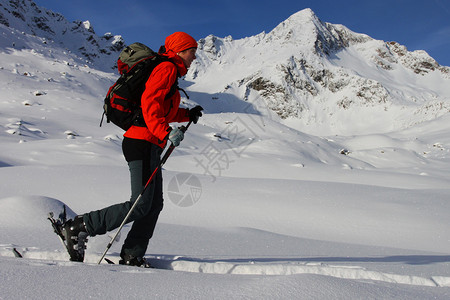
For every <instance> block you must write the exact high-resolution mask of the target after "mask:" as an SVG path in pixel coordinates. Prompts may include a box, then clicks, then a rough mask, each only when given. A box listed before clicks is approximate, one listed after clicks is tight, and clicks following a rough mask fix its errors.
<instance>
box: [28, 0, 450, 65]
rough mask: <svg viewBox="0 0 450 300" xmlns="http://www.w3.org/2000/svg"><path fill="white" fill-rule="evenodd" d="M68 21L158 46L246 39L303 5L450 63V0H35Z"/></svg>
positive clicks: (324, 16) (322, 15)
mask: <svg viewBox="0 0 450 300" xmlns="http://www.w3.org/2000/svg"><path fill="white" fill-rule="evenodd" d="M35 2H36V3H37V4H38V5H39V6H42V7H45V8H47V9H50V10H52V11H54V12H59V13H61V14H62V15H64V16H65V17H66V19H68V20H69V21H74V20H81V21H86V20H89V21H90V22H91V24H92V26H93V27H94V30H95V31H96V33H97V35H103V34H104V33H106V32H111V33H113V34H120V35H122V36H123V38H124V39H125V42H126V43H128V44H129V43H132V42H136V41H139V42H142V43H145V44H147V45H148V46H150V47H151V48H154V49H156V50H157V49H158V48H159V46H160V45H161V44H163V43H164V39H165V37H166V36H167V35H169V34H171V33H173V32H175V31H185V32H187V33H189V34H191V35H192V36H193V37H194V38H195V39H200V38H203V37H206V36H208V35H209V34H213V35H216V36H219V37H225V36H227V35H231V36H232V37H233V38H235V39H238V38H243V37H247V36H252V35H256V34H258V33H261V32H263V31H266V32H269V31H270V30H272V29H273V28H274V27H275V26H277V25H278V24H279V23H281V22H282V21H283V20H285V19H287V18H288V17H289V16H291V15H292V14H294V13H296V12H297V11H299V10H302V9H304V8H311V9H312V10H313V11H314V12H315V13H316V15H317V16H318V17H319V18H320V19H321V20H322V21H324V22H329V23H333V24H343V25H345V26H347V27H348V28H350V29H351V30H353V31H355V32H360V33H365V34H368V35H369V36H371V37H373V38H375V39H379V40H384V41H397V42H399V43H400V44H403V45H405V46H406V47H407V48H408V49H409V50H419V49H421V50H425V51H427V52H428V53H429V54H430V55H431V56H432V57H433V58H434V59H436V60H437V61H438V62H439V63H440V64H441V65H446V66H450V0H372V1H364V0H324V1H321V0H271V1H268V0H258V1H257V0H252V1H250V0H247V1H246V0H224V1H211V0H190V1H187V0H184V1H175V0H163V1H151V0H150V1H149V0H136V1H133V0H120V1H118V0H77V1H61V0H35Z"/></svg>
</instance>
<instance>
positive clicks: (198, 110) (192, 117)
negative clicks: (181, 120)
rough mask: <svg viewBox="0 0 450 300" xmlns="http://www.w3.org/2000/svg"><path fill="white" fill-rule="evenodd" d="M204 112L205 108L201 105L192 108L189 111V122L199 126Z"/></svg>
mask: <svg viewBox="0 0 450 300" xmlns="http://www.w3.org/2000/svg"><path fill="white" fill-rule="evenodd" d="M202 110H203V107H201V106H200V105H197V106H196V107H194V108H191V109H190V110H189V121H191V122H192V123H194V124H197V122H198V119H199V118H200V117H201V116H202Z"/></svg>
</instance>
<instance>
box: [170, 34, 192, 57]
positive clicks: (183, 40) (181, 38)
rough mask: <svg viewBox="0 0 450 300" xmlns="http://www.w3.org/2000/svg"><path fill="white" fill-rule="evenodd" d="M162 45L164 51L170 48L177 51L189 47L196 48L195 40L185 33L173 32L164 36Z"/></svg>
mask: <svg viewBox="0 0 450 300" xmlns="http://www.w3.org/2000/svg"><path fill="white" fill-rule="evenodd" d="M164 46H165V47H166V51H169V50H172V51H173V52H175V53H178V52H181V51H184V50H187V49H189V48H197V41H196V40H195V39H194V38H193V37H192V36H190V35H189V34H187V33H184V32H175V33H173V34H171V35H169V36H168V37H167V38H166V43H165V45H164Z"/></svg>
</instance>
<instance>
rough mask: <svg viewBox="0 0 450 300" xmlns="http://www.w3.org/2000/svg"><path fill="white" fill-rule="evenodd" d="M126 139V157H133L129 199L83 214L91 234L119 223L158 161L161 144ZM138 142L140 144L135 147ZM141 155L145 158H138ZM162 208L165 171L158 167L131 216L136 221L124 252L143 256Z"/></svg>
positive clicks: (128, 236) (129, 162)
mask: <svg viewBox="0 0 450 300" xmlns="http://www.w3.org/2000/svg"><path fill="white" fill-rule="evenodd" d="M141 142H142V143H141ZM126 143H127V141H125V140H124V147H123V148H124V154H125V158H126V159H127V160H128V159H129V158H131V159H132V160H130V161H128V166H129V170H130V178H131V197H130V200H129V201H126V202H123V203H119V204H114V205H111V206H109V207H106V208H103V209H100V210H96V211H91V212H89V213H86V214H84V215H83V219H84V223H85V224H86V229H87V231H88V233H89V235H90V236H95V235H98V234H104V233H106V232H107V231H111V230H114V229H116V228H118V227H119V226H120V224H121V223H122V221H123V220H124V218H125V216H126V215H127V213H128V211H129V210H130V208H131V206H132V205H133V203H134V201H135V200H136V199H137V197H138V196H139V195H140V194H141V192H142V190H143V188H144V185H145V184H146V182H147V181H148V179H149V178H150V176H151V174H152V173H153V171H154V170H155V168H156V167H157V166H158V165H159V162H160V155H161V152H162V149H161V148H159V147H158V146H156V145H153V144H151V143H149V142H144V141H136V140H133V141H131V143H130V145H132V148H131V146H127V144H126ZM136 143H138V144H136ZM135 145H138V146H137V147H135ZM127 148H131V151H132V153H131V154H130V155H127V154H128V151H127ZM127 156H128V157H127ZM139 156H140V158H142V159H138V160H136V158H139ZM162 208H163V196H162V172H161V169H159V170H158V171H157V173H156V174H155V176H154V178H153V180H152V182H151V183H150V184H149V185H148V186H147V188H146V190H145V192H144V193H143V195H142V197H141V199H140V200H139V203H138V204H137V205H136V207H135V208H134V210H133V212H132V214H131V215H130V217H129V219H128V222H132V221H133V225H132V227H131V229H130V231H129V233H128V235H127V238H126V239H125V242H124V244H123V246H122V251H121V256H123V255H124V254H127V255H131V256H134V257H143V256H144V255H145V252H146V250H147V246H148V242H149V240H150V238H151V237H152V236H153V232H154V229H155V226H156V222H157V221H158V216H159V213H160V212H161V210H162Z"/></svg>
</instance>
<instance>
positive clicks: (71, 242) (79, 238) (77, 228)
mask: <svg viewBox="0 0 450 300" xmlns="http://www.w3.org/2000/svg"><path fill="white" fill-rule="evenodd" d="M61 233H62V234H63V236H64V238H65V242H66V248H67V252H69V255H70V260H71V261H79V262H83V261H84V250H85V249H86V243H87V237H88V233H87V230H86V226H85V225H84V221H83V216H76V217H75V218H74V219H73V220H68V221H67V222H66V223H64V224H63V227H62V230H61Z"/></svg>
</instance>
